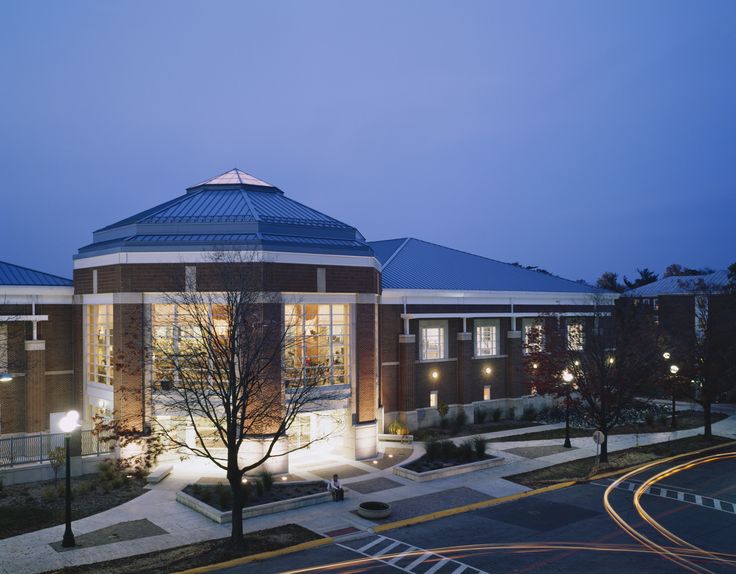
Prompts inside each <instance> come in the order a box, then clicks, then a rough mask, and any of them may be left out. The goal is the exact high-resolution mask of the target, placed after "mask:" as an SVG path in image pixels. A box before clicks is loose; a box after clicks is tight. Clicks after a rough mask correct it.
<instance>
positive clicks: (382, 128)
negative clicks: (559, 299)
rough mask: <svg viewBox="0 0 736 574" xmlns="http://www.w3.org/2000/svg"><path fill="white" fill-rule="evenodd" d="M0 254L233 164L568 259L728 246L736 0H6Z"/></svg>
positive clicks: (24, 260) (79, 236)
mask: <svg viewBox="0 0 736 574" xmlns="http://www.w3.org/2000/svg"><path fill="white" fill-rule="evenodd" d="M0 26H1V27H2V28H1V29H2V33H1V34H0V86H1V87H2V89H0V176H1V180H0V181H1V185H2V187H1V188H0V189H1V191H0V193H1V194H2V202H1V203H0V212H1V213H2V226H3V239H2V241H1V242H0V260H4V261H9V262H12V263H17V264H20V265H25V266H29V267H32V268H37V269H40V270H44V271H48V272H51V273H56V274H61V275H65V276H71V269H72V259H71V257H72V255H73V254H74V253H75V251H76V249H77V248H79V247H81V246H83V245H86V244H87V243H89V242H90V241H91V239H92V231H93V230H95V229H98V228H100V227H103V226H105V225H107V224H110V223H112V222H114V221H117V220H119V219H122V218H124V217H126V216H129V215H131V214H133V213H135V212H137V211H141V210H143V209H146V208H149V207H152V206H154V205H155V204H157V203H161V202H163V201H166V200H168V199H170V198H173V197H175V196H177V195H180V194H182V193H184V188H185V187H187V186H189V185H192V184H194V183H197V182H199V181H201V180H203V179H206V178H208V177H210V176H213V175H216V174H219V173H221V172H224V171H226V170H228V169H231V168H233V167H236V166H237V167H239V168H241V169H243V170H244V171H246V172H249V173H251V174H253V175H255V176H256V177H258V178H261V179H264V180H266V181H268V182H271V183H273V184H274V185H276V186H278V187H280V188H281V189H283V190H284V191H285V192H286V194H287V195H288V196H290V197H291V198H293V199H296V200H297V201H300V202H302V203H305V204H307V205H309V206H311V207H314V208H316V209H318V210H320V211H324V212H325V213H327V214H329V215H331V216H333V217H336V218H337V219H340V220H342V221H345V222H347V223H350V224H351V225H354V226H356V227H357V228H358V229H359V230H360V231H361V232H362V233H363V235H365V236H366V237H367V238H368V239H369V240H373V239H387V238H392V237H404V236H414V237H417V238H420V239H424V240H427V241H432V242H436V243H440V244H443V245H447V246H450V247H455V248H458V249H463V250H466V251H470V252H473V253H477V254H480V255H485V256H488V257H492V258H494V259H500V260H502V261H520V262H522V263H524V264H533V265H538V266H540V267H543V268H546V269H548V270H550V271H552V272H554V273H557V274H560V275H562V276H565V277H568V278H571V279H578V278H583V279H587V280H589V281H594V280H595V279H596V278H597V277H598V276H599V275H600V274H601V272H603V271H606V270H612V271H616V272H618V273H620V274H627V275H628V276H629V277H632V276H633V275H635V268H636V267H645V266H646V267H650V268H652V269H654V270H655V271H657V272H659V273H661V271H662V270H663V269H664V267H665V266H667V265H668V264H670V263H672V262H678V263H681V264H683V265H687V266H691V267H701V266H710V267H713V268H724V267H726V266H727V265H728V264H730V263H732V262H734V261H736V250H734V249H733V247H734V245H736V225H734V221H733V220H734V213H736V193H735V192H736V189H735V187H736V186H735V185H734V181H735V180H736V58H735V56H736V2H733V1H732V0H727V1H723V2H718V1H715V0H709V1H708V2H700V1H692V2H678V1H674V0H666V1H663V2H656V1H651V0H648V1H647V2H641V1H638V0H637V1H631V2H623V1H615V2H613V1H612V2H591V1H589V0H581V1H575V2H572V1H571V2H562V1H554V2H552V1H542V0H538V1H536V2H519V1H517V0H514V1H513V2H511V1H508V2H490V1H487V0H484V1H479V2H469V1H446V2H428V1H426V0H417V1H413V2H409V1H403V2H402V1H396V0H390V1H386V2H378V1H375V0H372V1H370V2H368V1H366V2H361V3H359V2H345V1H343V0H340V1H336V2H314V1H310V2H306V1H304V2H294V3H289V2H278V3H276V2H259V3H255V2H243V1H239V2H209V1H208V2H197V3H188V2H182V1H176V2H161V1H145V2H132V1H126V2H100V1H98V0H95V1H90V2H72V1H69V0H65V1H64V2H51V1H47V2H34V1H28V0H15V1H11V0H6V1H4V2H2V3H0Z"/></svg>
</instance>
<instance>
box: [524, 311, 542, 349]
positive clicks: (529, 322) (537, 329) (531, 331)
mask: <svg viewBox="0 0 736 574" xmlns="http://www.w3.org/2000/svg"><path fill="white" fill-rule="evenodd" d="M521 327H522V329H523V331H524V354H525V355H528V354H529V353H539V352H541V351H544V324H543V323H542V321H541V320H540V319H522V321H521Z"/></svg>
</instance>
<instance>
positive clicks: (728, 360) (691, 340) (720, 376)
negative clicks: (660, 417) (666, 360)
mask: <svg viewBox="0 0 736 574" xmlns="http://www.w3.org/2000/svg"><path fill="white" fill-rule="evenodd" d="M681 286H682V287H684V288H687V290H688V291H689V292H690V293H692V295H693V308H694V309H693V311H694V324H693V328H692V329H690V328H687V329H685V330H682V329H676V328H671V329H669V330H668V331H667V333H666V336H667V338H668V348H669V349H671V353H670V354H671V360H672V362H673V363H675V364H677V365H678V367H679V371H678V372H677V375H676V376H677V378H678V379H679V384H678V385H677V388H678V390H679V391H680V392H681V393H682V394H683V395H685V396H686V397H688V398H690V399H692V400H694V401H695V402H697V403H698V404H699V405H700V406H701V407H702V408H703V418H704V430H703V434H704V436H705V437H706V438H711V437H712V436H713V428H712V406H713V403H715V402H718V401H719V400H720V398H721V396H722V395H723V394H724V393H727V392H728V391H730V390H732V389H733V387H734V378H736V341H734V338H733V324H734V321H736V294H734V293H728V292H726V293H724V292H723V291H724V290H723V288H722V287H718V286H713V285H711V284H707V283H706V282H705V281H703V280H702V279H700V280H697V281H694V282H688V283H686V282H684V281H683V282H681Z"/></svg>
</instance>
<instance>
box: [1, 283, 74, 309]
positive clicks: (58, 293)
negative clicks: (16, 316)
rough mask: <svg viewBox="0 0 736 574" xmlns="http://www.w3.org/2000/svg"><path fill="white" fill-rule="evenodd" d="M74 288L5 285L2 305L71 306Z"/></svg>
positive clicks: (2, 289) (2, 287)
mask: <svg viewBox="0 0 736 574" xmlns="http://www.w3.org/2000/svg"><path fill="white" fill-rule="evenodd" d="M73 295H74V287H71V286H69V287H67V286H64V285H56V286H52V285H3V286H0V305H29V304H31V303H36V304H39V305H71V303H72V296H73Z"/></svg>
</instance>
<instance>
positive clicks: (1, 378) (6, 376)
mask: <svg viewBox="0 0 736 574" xmlns="http://www.w3.org/2000/svg"><path fill="white" fill-rule="evenodd" d="M12 380H13V375H11V374H10V373H0V383H9V382H10V381H12Z"/></svg>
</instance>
